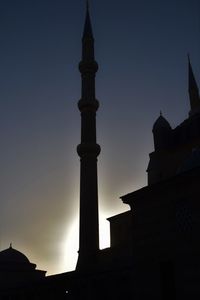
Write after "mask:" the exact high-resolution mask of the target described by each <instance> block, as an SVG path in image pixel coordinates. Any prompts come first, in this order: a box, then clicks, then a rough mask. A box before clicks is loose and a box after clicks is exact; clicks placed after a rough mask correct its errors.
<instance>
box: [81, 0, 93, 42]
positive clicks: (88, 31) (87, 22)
mask: <svg viewBox="0 0 200 300" xmlns="http://www.w3.org/2000/svg"><path fill="white" fill-rule="evenodd" d="M86 37H89V38H93V33H92V25H91V20H90V12H89V1H88V0H87V1H86V17H85V26H84V31H83V38H86Z"/></svg>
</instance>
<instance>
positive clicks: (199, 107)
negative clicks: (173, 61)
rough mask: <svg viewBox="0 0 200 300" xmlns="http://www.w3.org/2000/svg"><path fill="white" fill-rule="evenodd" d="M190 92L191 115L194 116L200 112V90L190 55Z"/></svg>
mask: <svg viewBox="0 0 200 300" xmlns="http://www.w3.org/2000/svg"><path fill="white" fill-rule="evenodd" d="M188 92H189V97H190V108H191V110H190V112H189V115H190V116H192V115H194V114H195V113H197V112H200V97H199V89H198V86H197V82H196V80H195V77H194V73H193V70H192V66H191V63H190V57H189V55H188Z"/></svg>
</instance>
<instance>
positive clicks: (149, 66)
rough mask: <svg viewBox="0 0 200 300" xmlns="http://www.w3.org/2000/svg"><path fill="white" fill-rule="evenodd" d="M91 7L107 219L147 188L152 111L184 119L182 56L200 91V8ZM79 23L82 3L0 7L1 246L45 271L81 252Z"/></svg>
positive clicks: (7, 2)
mask: <svg viewBox="0 0 200 300" xmlns="http://www.w3.org/2000/svg"><path fill="white" fill-rule="evenodd" d="M90 2H91V3H90V10H91V17H92V23H93V29H94V34H95V39H96V59H97V61H98V63H99V66H100V68H99V72H98V74H97V80H96V83H97V89H96V90H97V98H98V99H99V101H100V105H101V107H100V109H99V111H98V116H97V128H98V142H99V143H100V145H101V147H102V153H101V156H100V159H99V199H100V207H101V215H102V218H105V217H108V216H110V215H113V214H115V213H118V212H121V211H123V210H126V209H127V208H128V207H125V206H123V205H122V204H121V202H120V200H119V196H121V195H123V194H125V193H128V192H130V191H133V190H135V189H137V188H139V187H141V186H144V185H146V168H147V164H148V154H149V152H151V151H152V150H153V140H152V133H151V130H152V126H153V123H154V121H155V120H156V118H157V117H158V115H159V112H160V110H162V112H163V115H164V116H165V117H166V118H167V119H168V121H169V122H170V123H171V125H172V127H175V126H176V125H178V123H179V122H181V121H182V120H184V119H185V118H187V115H188V111H189V101H188V92H187V88H188V87H187V52H189V53H190V56H191V62H192V65H193V69H194V73H195V76H196V78H197V82H198V83H199V84H200V54H199V53H200V40H199V36H200V2H199V1H198V0H182V1H181V0H169V1H158V0H157V1H156V0H154V1H153V0H152V1H148V0H143V1H141V0H140V1H139V0H138V1H134V0H124V1H114V0H109V1H107V0H102V1H92V0H91V1H90ZM84 17H85V1H84V0H73V1H66V0H65V1H64V0H56V1H55V0H54V1H53V0H48V1H47V0H42V1H41V0H40V1H39V0H35V1H32V0H26V1H25V0H24V1H23V0H18V1H15V0H2V1H1V3H0V44H1V47H0V99H1V110H0V132H1V135H0V136H1V156H0V166H1V173H0V178H1V181H0V191H1V192H0V195H1V201H0V205H1V210H0V211H1V215H0V216H1V218H0V220H1V221H0V228H1V229H0V247H1V249H3V248H6V247H8V245H9V243H10V242H13V246H14V247H16V248H18V249H19V250H21V251H23V252H24V253H26V254H27V255H28V256H29V257H30V259H31V260H32V261H33V262H35V263H37V264H38V266H39V267H40V268H43V269H45V270H48V271H49V273H53V272H61V271H65V270H67V269H69V268H71V267H72V265H73V259H72V257H73V253H76V250H77V249H76V246H73V243H72V242H71V243H70V242H69V239H70V240H72V239H73V234H74V230H75V229H74V228H75V227H74V225H73V224H75V223H74V222H75V221H74V220H75V219H76V217H77V213H78V198H79V159H78V156H77V154H76V145H77V144H78V143H79V141H80V116H79V111H78V109H77V101H78V100H79V98H80V75H79V72H78V68H77V65H78V62H79V60H80V56H81V35H82V30H83V22H84ZM76 236H77V235H76ZM76 239H77V238H76ZM74 243H76V242H74Z"/></svg>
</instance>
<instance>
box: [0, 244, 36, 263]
mask: <svg viewBox="0 0 200 300" xmlns="http://www.w3.org/2000/svg"><path fill="white" fill-rule="evenodd" d="M0 263H4V264H5V263H6V264H27V263H28V264H30V261H29V260H28V258H27V257H26V256H25V255H24V254H23V253H21V252H20V251H18V250H16V249H13V248H12V246H11V245H10V247H9V248H8V249H5V250H3V251H0Z"/></svg>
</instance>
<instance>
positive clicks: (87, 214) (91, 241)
mask: <svg viewBox="0 0 200 300" xmlns="http://www.w3.org/2000/svg"><path fill="white" fill-rule="evenodd" d="M97 70H98V65H97V63H96V61H95V58H94V39H93V34H92V27H91V21H90V16H89V12H88V9H87V13H86V20H85V27H84V32H83V38H82V60H81V62H80V64H79V71H80V73H81V79H82V91H81V99H80V100H79V102H78V108H79V110H80V112H81V143H80V145H78V147H77V152H78V155H79V156H80V221H79V258H78V263H77V268H79V269H80V268H85V267H88V265H92V264H93V262H94V260H95V257H96V254H97V252H98V250H99V216H98V179H97V157H98V155H99V153H100V146H99V145H98V144H97V143H96V111H97V109H98V107H99V103H98V101H97V100H96V98H95V74H96V72H97Z"/></svg>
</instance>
